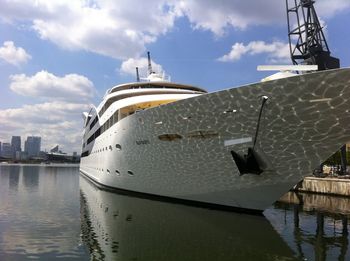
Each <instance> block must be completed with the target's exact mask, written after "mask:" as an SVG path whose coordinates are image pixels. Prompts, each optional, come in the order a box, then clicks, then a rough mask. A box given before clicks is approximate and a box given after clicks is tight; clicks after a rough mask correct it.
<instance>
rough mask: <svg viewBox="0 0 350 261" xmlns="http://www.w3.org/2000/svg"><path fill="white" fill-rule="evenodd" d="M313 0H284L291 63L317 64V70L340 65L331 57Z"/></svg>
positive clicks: (336, 59)
mask: <svg viewBox="0 0 350 261" xmlns="http://www.w3.org/2000/svg"><path fill="white" fill-rule="evenodd" d="M314 3H315V1H314V0H286V7H287V22H288V37H289V47H290V54H291V59H292V61H293V64H309V65H318V70H320V71H322V70H327V69H335V68H339V67H340V63H339V59H338V58H335V57H332V56H331V52H330V50H329V47H328V44H327V41H326V38H325V35H324V33H323V30H322V27H321V24H320V21H319V19H318V16H317V14H316V10H315V8H314Z"/></svg>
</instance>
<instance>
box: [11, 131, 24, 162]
mask: <svg viewBox="0 0 350 261" xmlns="http://www.w3.org/2000/svg"><path fill="white" fill-rule="evenodd" d="M11 147H12V154H13V155H12V158H13V159H16V154H17V152H19V153H20V152H21V151H22V148H21V137H20V136H12V139H11ZM19 155H20V154H19Z"/></svg>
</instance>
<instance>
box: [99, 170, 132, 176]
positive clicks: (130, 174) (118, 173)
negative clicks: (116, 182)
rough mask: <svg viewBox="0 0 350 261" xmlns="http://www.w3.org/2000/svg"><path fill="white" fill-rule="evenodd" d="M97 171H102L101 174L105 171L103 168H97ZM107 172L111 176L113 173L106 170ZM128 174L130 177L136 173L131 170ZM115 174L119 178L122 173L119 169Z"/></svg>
mask: <svg viewBox="0 0 350 261" xmlns="http://www.w3.org/2000/svg"><path fill="white" fill-rule="evenodd" d="M95 169H96V170H98V171H101V172H103V171H104V170H103V169H102V168H95ZM106 172H107V173H109V174H110V173H111V171H110V170H109V169H106ZM127 173H128V175H129V176H134V172H132V171H131V170H128V171H127ZM115 174H116V175H117V176H120V175H121V173H120V171H119V170H117V169H116V170H115Z"/></svg>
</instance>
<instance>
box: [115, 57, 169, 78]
mask: <svg viewBox="0 0 350 261" xmlns="http://www.w3.org/2000/svg"><path fill="white" fill-rule="evenodd" d="M136 67H138V68H139V74H140V77H147V75H148V60H147V58H139V59H134V58H130V59H128V60H126V61H124V62H122V64H121V66H120V70H119V71H120V72H121V73H125V74H129V75H135V76H136ZM152 69H153V71H156V72H162V71H163V68H162V66H161V65H160V64H157V63H155V62H154V61H152Z"/></svg>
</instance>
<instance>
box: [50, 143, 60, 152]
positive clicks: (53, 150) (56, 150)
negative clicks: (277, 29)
mask: <svg viewBox="0 0 350 261" xmlns="http://www.w3.org/2000/svg"><path fill="white" fill-rule="evenodd" d="M50 152H58V145H56V146H55V147H53V148H52V149H51V150H50Z"/></svg>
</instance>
